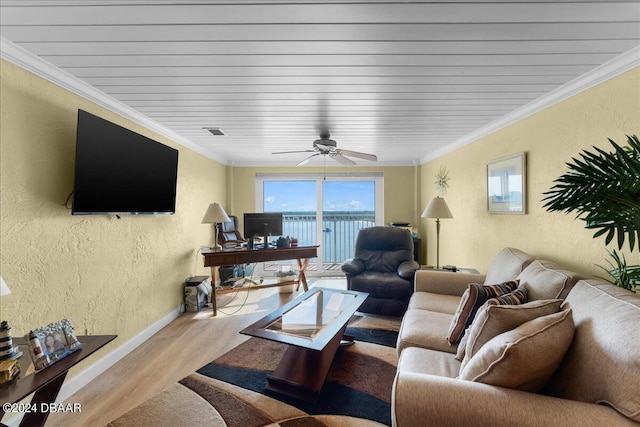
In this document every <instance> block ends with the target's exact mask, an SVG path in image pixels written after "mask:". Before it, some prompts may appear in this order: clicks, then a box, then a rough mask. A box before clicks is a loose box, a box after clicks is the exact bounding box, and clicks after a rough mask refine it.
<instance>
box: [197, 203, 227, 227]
mask: <svg viewBox="0 0 640 427" xmlns="http://www.w3.org/2000/svg"><path fill="white" fill-rule="evenodd" d="M228 221H231V219H229V215H227V213H226V212H225V211H224V209H222V206H220V204H219V203H217V202H216V203H211V204H210V205H209V207H208V208H207V212H205V214H204V218H202V223H203V224H213V223H220V222H228Z"/></svg>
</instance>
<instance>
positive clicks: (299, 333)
mask: <svg viewBox="0 0 640 427" xmlns="http://www.w3.org/2000/svg"><path fill="white" fill-rule="evenodd" d="M368 295H369V294H367V293H365V292H356V291H345V290H339V289H327V288H311V289H310V290H309V291H307V292H305V293H304V294H302V295H300V296H299V297H297V298H296V299H294V300H292V301H290V302H289V303H287V304H285V305H283V306H282V307H280V308H279V309H278V310H276V311H274V312H273V313H271V314H269V315H268V316H266V317H264V318H262V319H260V320H259V321H257V322H256V323H254V324H252V325H251V326H248V327H247V328H245V329H243V330H242V331H240V333H241V334H245V335H251V336H254V337H259V338H265V339H268V340H272V341H277V342H281V343H285V344H289V348H288V349H287V351H286V353H285V354H284V356H283V357H282V360H281V361H280V363H279V364H278V367H277V368H276V370H275V371H274V372H273V374H271V375H270V376H269V377H268V378H267V389H268V390H271V391H275V392H278V393H282V394H286V395H288V396H292V397H295V398H298V399H302V400H306V401H311V402H314V401H315V400H316V399H317V397H318V394H319V393H320V390H321V389H322V386H323V384H324V380H325V379H326V377H327V373H328V372H329V368H330V367H331V363H332V362H333V358H334V356H335V354H336V351H337V350H338V347H340V344H341V342H343V341H344V343H352V342H353V338H352V337H349V336H345V334H344V332H345V329H346V328H347V323H348V322H349V319H350V318H351V316H352V315H353V313H355V312H356V310H357V309H358V307H360V305H361V304H362V303H363V302H364V300H365V299H366V298H367V296H368Z"/></svg>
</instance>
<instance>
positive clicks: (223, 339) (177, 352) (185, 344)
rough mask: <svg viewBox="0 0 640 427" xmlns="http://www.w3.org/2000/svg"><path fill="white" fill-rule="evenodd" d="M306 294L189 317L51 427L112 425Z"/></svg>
mask: <svg viewBox="0 0 640 427" xmlns="http://www.w3.org/2000/svg"><path fill="white" fill-rule="evenodd" d="M311 286H322V287H331V288H338V289H346V282H345V279H344V278H342V279H340V278H336V279H320V280H317V281H315V282H314V283H313V284H312V285H311ZM300 292H302V290H300V291H298V292H295V293H293V294H290V293H289V294H281V293H279V292H278V288H268V289H262V290H257V291H252V292H240V293H238V294H237V295H236V296H235V298H234V299H233V300H231V301H230V302H228V303H227V304H226V305H225V306H224V307H222V308H221V309H219V310H218V316H216V317H213V316H212V313H211V310H210V309H206V310H205V311H200V312H198V313H183V314H182V315H180V317H178V318H177V319H176V320H174V321H173V322H171V324H169V325H168V326H166V327H165V328H163V329H162V330H161V331H160V332H158V333H157V334H155V335H154V336H153V337H151V338H150V339H149V340H147V341H146V342H145V343H144V344H142V345H141V346H139V347H138V348H137V349H135V350H134V351H132V352H131V353H129V354H128V355H127V356H126V357H124V358H123V359H122V360H120V361H119V362H118V363H116V364H115V365H113V366H112V367H111V368H109V369H108V370H106V371H105V372H104V373H103V374H102V375H100V376H98V377H97V378H96V379H95V380H94V381H92V382H91V383H89V384H88V385H87V386H85V387H84V388H82V389H81V390H80V391H78V392H77V393H76V394H74V395H73V396H71V397H70V398H69V399H68V400H67V402H68V403H80V404H81V405H82V412H81V413H79V414H78V413H75V414H62V413H58V414H55V413H54V414H51V416H50V417H49V420H48V421H47V426H60V427H62V426H64V427H69V426H83V427H84V426H104V425H106V424H107V423H109V422H110V421H112V420H114V419H116V418H118V417H119V416H121V415H123V414H125V413H126V412H128V411H129V410H131V409H133V408H135V407H136V406H138V405H140V404H141V403H143V402H145V401H146V400H148V399H149V398H151V397H152V396H154V395H156V394H157V393H159V392H161V391H162V390H164V389H165V388H166V387H168V386H170V385H171V384H173V383H175V382H176V381H178V380H180V379H182V378H184V377H185V376H187V375H189V374H190V373H192V372H194V371H196V370H197V369H199V368H201V367H202V366H204V365H206V364H207V363H209V362H211V361H212V360H215V359H216V358H218V357H219V356H221V355H223V354H224V353H226V352H227V351H229V350H231V349H232V348H234V347H236V346H237V345H238V344H240V343H241V342H243V341H244V340H246V339H248V337H246V336H244V335H240V334H239V333H238V331H240V330H241V329H243V328H244V327H246V326H248V325H250V324H251V323H253V322H255V321H256V320H258V319H260V318H262V317H264V316H265V315H267V314H268V313H269V312H271V311H273V310H275V309H276V308H277V307H279V306H280V305H282V304H283V303H285V302H286V301H289V300H290V299H291V298H292V297H295V296H296V295H299V294H300ZM230 298H231V297H230V296H229V294H227V295H221V296H220V297H219V299H218V301H220V302H221V303H222V304H224V303H225V302H226V301H227V300H229V299H230ZM245 299H246V302H245ZM236 310H238V311H237V313H235V314H225V313H232V312H235V311H236ZM223 312H224V313H223Z"/></svg>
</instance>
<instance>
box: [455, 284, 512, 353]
mask: <svg viewBox="0 0 640 427" xmlns="http://www.w3.org/2000/svg"><path fill="white" fill-rule="evenodd" d="M518 283H519V282H518V281H517V280H512V281H509V282H504V283H500V284H496V285H479V284H477V283H470V284H469V287H468V288H467V290H466V291H464V294H462V299H461V300H460V304H459V305H458V308H457V310H456V312H455V314H454V315H453V320H452V321H451V325H450V326H449V331H448V333H447V341H449V344H450V345H456V344H458V343H459V342H460V339H461V338H462V334H463V333H464V331H465V330H466V329H467V328H468V327H469V325H471V322H472V321H473V318H474V317H475V315H476V312H477V311H478V309H479V308H480V306H482V304H484V303H485V302H486V301H487V300H488V299H489V298H495V297H497V296H500V295H504V294H508V293H509V292H512V291H513V290H514V289H516V288H517V287H518Z"/></svg>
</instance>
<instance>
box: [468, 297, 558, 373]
mask: <svg viewBox="0 0 640 427" xmlns="http://www.w3.org/2000/svg"><path fill="white" fill-rule="evenodd" d="M560 304H562V300H561V299H554V300H538V301H531V302H528V303H525V304H520V305H485V306H484V307H482V308H481V309H480V310H479V311H478V314H477V315H476V318H475V319H474V321H473V323H472V324H471V327H470V328H469V331H468V332H467V333H465V337H464V338H463V341H465V344H466V346H465V349H464V355H463V357H464V358H463V359H462V366H461V369H464V367H465V366H466V365H467V363H469V360H470V359H471V357H473V355H474V354H476V353H477V352H478V351H479V350H480V348H481V347H482V346H483V345H485V344H486V343H487V342H488V341H489V340H491V339H492V338H493V337H496V336H498V335H500V334H502V333H504V332H508V331H510V330H512V329H515V328H517V327H518V326H520V325H522V324H523V323H526V322H528V321H530V320H533V319H537V318H538V317H542V316H547V315H549V314H553V313H557V312H558V311H560ZM461 346H462V341H461V342H460V346H459V347H458V353H460V352H461V350H460V347H461Z"/></svg>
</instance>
